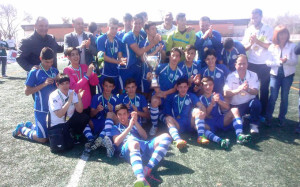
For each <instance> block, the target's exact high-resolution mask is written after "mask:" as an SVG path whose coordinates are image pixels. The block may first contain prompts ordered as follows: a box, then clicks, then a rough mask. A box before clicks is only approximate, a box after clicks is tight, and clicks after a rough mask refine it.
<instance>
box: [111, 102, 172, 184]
mask: <svg viewBox="0 0 300 187" xmlns="http://www.w3.org/2000/svg"><path fill="white" fill-rule="evenodd" d="M115 111H116V115H117V118H118V120H119V123H118V124H117V125H114V126H113V128H112V131H111V135H112V138H113V141H114V144H115V145H116V147H117V149H118V150H119V151H120V152H121V156H122V157H124V158H125V159H126V160H127V161H128V162H130V164H131V166H132V169H133V172H134V174H135V176H136V177H137V180H136V181H135V183H134V186H149V183H148V182H147V181H146V179H145V178H146V177H147V176H150V173H151V171H152V168H153V167H154V166H156V165H157V164H158V163H159V162H160V161H161V159H162V158H163V157H164V156H165V155H166V153H167V151H168V147H169V145H170V143H171V141H172V139H171V137H170V136H169V135H168V134H167V133H163V134H161V135H160V136H157V137H156V138H153V139H152V140H149V141H145V140H146V139H147V133H146V131H145V130H144V129H143V128H142V127H141V125H140V124H139V122H138V115H137V112H132V113H131V119H130V120H129V119H128V118H129V115H130V113H129V112H128V107H127V106H126V105H125V104H119V105H117V106H116V108H115ZM107 120H108V119H107ZM145 160H149V162H148V164H147V166H145V167H143V161H145Z"/></svg>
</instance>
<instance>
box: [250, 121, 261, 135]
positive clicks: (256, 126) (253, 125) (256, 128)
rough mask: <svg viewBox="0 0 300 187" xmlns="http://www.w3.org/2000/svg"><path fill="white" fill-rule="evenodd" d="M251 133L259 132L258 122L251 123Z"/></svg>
mask: <svg viewBox="0 0 300 187" xmlns="http://www.w3.org/2000/svg"><path fill="white" fill-rule="evenodd" d="M250 128H251V129H250V133H251V134H254V133H259V130H258V125H256V124H252V123H251V124H250Z"/></svg>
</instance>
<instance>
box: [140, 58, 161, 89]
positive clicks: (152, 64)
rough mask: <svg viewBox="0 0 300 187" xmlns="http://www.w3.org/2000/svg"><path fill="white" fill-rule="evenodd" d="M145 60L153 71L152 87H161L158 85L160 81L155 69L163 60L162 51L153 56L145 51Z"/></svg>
mask: <svg viewBox="0 0 300 187" xmlns="http://www.w3.org/2000/svg"><path fill="white" fill-rule="evenodd" d="M143 57H144V60H145V62H146V63H147V65H148V67H149V68H150V71H151V72H152V75H153V76H152V77H153V78H152V81H151V87H152V88H156V87H159V85H158V81H157V79H156V77H155V70H156V68H157V66H158V64H159V63H160V60H161V55H160V53H157V55H153V56H150V55H147V54H146V53H144V56H143Z"/></svg>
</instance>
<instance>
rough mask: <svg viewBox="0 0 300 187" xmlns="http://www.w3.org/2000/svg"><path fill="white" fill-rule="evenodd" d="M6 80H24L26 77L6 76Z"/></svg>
mask: <svg viewBox="0 0 300 187" xmlns="http://www.w3.org/2000/svg"><path fill="white" fill-rule="evenodd" d="M6 79H7V80H12V81H13V80H26V77H7V78H6Z"/></svg>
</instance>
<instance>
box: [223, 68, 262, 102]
mask: <svg viewBox="0 0 300 187" xmlns="http://www.w3.org/2000/svg"><path fill="white" fill-rule="evenodd" d="M245 78H246V79H245V80H246V81H247V82H248V84H249V88H251V89H257V90H259V81H258V78H257V74H256V73H254V72H253V71H249V70H247V72H246V77H245ZM241 84H242V82H241V80H240V77H239V74H238V72H237V71H234V72H232V73H230V74H229V75H228V76H227V79H226V82H225V86H224V91H228V90H231V91H232V90H235V89H237V88H238V87H239V86H240V85H241ZM242 92H243V93H238V94H236V95H234V96H233V97H232V98H231V102H230V104H232V105H240V104H244V103H247V102H249V101H250V100H251V99H253V98H255V97H256V95H251V94H249V93H248V92H245V91H242Z"/></svg>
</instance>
